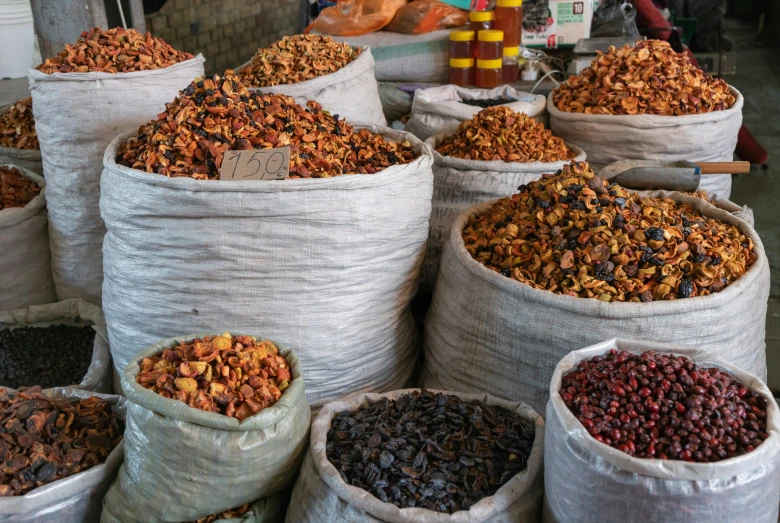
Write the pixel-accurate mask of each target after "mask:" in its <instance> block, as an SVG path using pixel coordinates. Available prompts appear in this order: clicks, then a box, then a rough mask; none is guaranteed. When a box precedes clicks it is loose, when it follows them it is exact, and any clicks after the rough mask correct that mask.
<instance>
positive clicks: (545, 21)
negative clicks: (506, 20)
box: [522, 0, 598, 48]
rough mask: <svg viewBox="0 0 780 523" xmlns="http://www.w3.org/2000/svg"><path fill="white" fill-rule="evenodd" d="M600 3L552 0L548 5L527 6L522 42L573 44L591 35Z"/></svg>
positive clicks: (533, 45) (546, 45)
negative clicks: (529, 7)
mask: <svg viewBox="0 0 780 523" xmlns="http://www.w3.org/2000/svg"><path fill="white" fill-rule="evenodd" d="M524 3H525V2H524ZM527 3H531V2H527ZM533 3H535V4H536V3H539V2H533ZM539 4H544V2H541V3H539ZM597 4H598V2H597V1H596V0H549V2H547V5H546V6H545V5H540V6H537V5H534V6H533V8H531V9H527V8H526V9H525V12H524V16H523V39H522V45H524V46H526V47H531V48H555V47H574V45H575V44H576V43H577V40H579V39H580V38H588V37H589V36H590V25H591V22H592V21H593V11H594V9H595V8H596V5H597ZM540 7H541V9H540Z"/></svg>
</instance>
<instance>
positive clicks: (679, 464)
mask: <svg viewBox="0 0 780 523" xmlns="http://www.w3.org/2000/svg"><path fill="white" fill-rule="evenodd" d="M607 345H610V346H612V347H615V348H617V349H618V350H626V351H628V352H630V353H632V354H641V353H642V352H644V351H645V350H654V351H656V352H660V353H674V354H677V355H682V356H686V357H688V358H690V359H692V360H693V361H694V362H696V363H697V364H699V365H707V366H708V367H718V368H720V369H722V370H725V371H728V372H729V374H731V375H732V376H734V377H736V378H737V379H739V381H740V382H741V383H742V384H743V385H745V386H746V387H747V388H749V389H750V390H752V391H753V392H758V393H759V394H761V395H762V396H764V397H765V398H767V399H768V403H767V428H768V432H769V437H768V438H767V439H766V440H765V441H764V442H763V443H762V444H761V445H759V446H758V447H757V448H756V449H755V450H754V451H753V452H749V453H747V454H743V455H742V456H737V457H735V458H730V459H726V460H723V461H718V462H715V463H688V462H685V461H679V460H662V459H645V458H635V457H633V456H629V455H628V454H626V453H624V452H621V451H619V450H617V449H615V448H612V447H610V446H609V445H607V444H605V443H600V442H599V441H596V440H595V439H594V438H593V437H591V436H590V434H589V433H588V431H587V430H586V429H585V426H584V425H582V424H581V423H580V422H579V421H578V420H577V418H576V417H575V416H574V414H573V413H572V412H571V411H570V410H569V409H568V408H567V407H566V405H565V404H564V402H563V400H562V399H561V397H560V394H559V391H560V388H561V382H562V379H561V378H562V376H563V374H565V373H567V372H569V371H570V370H572V369H573V368H575V367H576V366H577V364H578V363H579V362H580V361H582V360H584V359H586V358H591V357H593V356H596V355H602V354H604V353H605V352H606V351H607V350H609V349H606V348H605V346H607ZM547 411H548V417H549V416H550V413H551V412H554V413H555V414H556V415H557V416H558V418H559V419H560V420H561V423H563V424H564V426H566V425H568V426H569V427H573V430H572V431H571V432H570V433H569V432H567V433H565V434H563V435H561V436H562V437H565V438H567V439H570V438H572V437H576V438H577V440H576V445H577V446H579V447H582V448H584V449H585V450H587V451H588V452H590V453H592V454H595V455H596V456H598V457H599V458H601V459H603V460H604V461H606V462H608V463H609V464H611V465H613V466H615V467H617V468H619V469H621V470H623V471H626V472H630V473H634V474H640V475H644V476H650V477H654V478H658V479H672V480H690V481H695V480H710V479H720V478H725V477H729V476H735V475H737V474H740V473H744V472H746V471H748V470H750V469H754V468H758V467H760V466H762V465H763V464H764V463H766V462H769V461H771V460H772V459H775V460H776V459H777V458H778V455H780V452H779V451H780V431H779V430H778V427H779V426H780V408H779V407H778V405H777V402H776V401H775V399H774V398H773V396H772V392H771V391H770V390H769V387H767V386H766V384H764V382H762V381H761V380H760V379H759V378H758V377H756V376H754V375H753V374H750V373H749V372H747V371H743V370H741V369H739V368H738V367H736V366H734V365H732V364H730V363H728V362H727V361H726V360H725V359H723V358H722V357H720V356H718V355H716V354H712V353H710V352H706V351H703V350H701V349H696V348H694V347H686V346H681V345H673V344H668V343H658V342H652V341H644V340H630V339H622V338H612V339H610V340H607V341H603V342H600V343H596V344H593V345H590V346H588V347H585V348H582V349H578V350H574V351H572V352H570V353H568V354H567V355H566V356H564V357H563V359H561V361H559V362H558V364H557V365H556V367H555V371H554V372H553V376H552V379H551V380H550V399H549V401H548V403H547Z"/></svg>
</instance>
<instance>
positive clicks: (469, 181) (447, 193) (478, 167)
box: [420, 134, 586, 291]
mask: <svg viewBox="0 0 780 523" xmlns="http://www.w3.org/2000/svg"><path fill="white" fill-rule="evenodd" d="M443 139H444V135H443V134H438V135H435V136H431V137H430V138H428V139H427V140H426V141H425V143H427V144H428V145H430V146H431V150H432V151H433V201H432V202H431V219H430V222H429V224H428V244H427V245H426V247H425V261H424V262H423V268H422V272H421V274H420V288H421V289H422V290H426V291H431V290H433V287H434V285H435V284H436V276H437V275H438V273H439V260H440V259H441V252H442V249H443V248H444V243H445V242H446V241H447V238H449V237H450V227H452V222H454V221H455V218H457V217H458V215H459V214H460V213H462V212H463V211H465V210H466V209H468V208H469V207H473V206H474V205H476V204H478V203H482V202H487V201H492V200H495V199H497V198H503V197H504V196H510V195H512V194H514V193H516V192H517V187H518V186H519V185H521V184H527V183H529V182H532V181H534V180H538V179H539V178H541V177H542V175H543V174H550V173H555V172H556V171H557V170H558V169H562V168H563V166H564V165H568V164H569V163H570V161H560V162H528V163H519V162H502V161H500V160H499V161H495V162H484V161H480V160H462V159H460V158H453V157H450V156H442V155H441V154H439V153H438V152H437V151H436V147H438V145H439V144H440V143H441V142H442V140H443ZM567 145H568V146H569V148H570V149H571V150H572V151H574V153H575V154H576V156H575V157H574V159H573V160H571V161H577V162H583V161H585V160H586V156H585V153H584V152H583V151H582V149H580V148H579V147H577V146H576V145H571V144H567Z"/></svg>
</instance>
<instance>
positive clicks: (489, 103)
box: [460, 98, 517, 109]
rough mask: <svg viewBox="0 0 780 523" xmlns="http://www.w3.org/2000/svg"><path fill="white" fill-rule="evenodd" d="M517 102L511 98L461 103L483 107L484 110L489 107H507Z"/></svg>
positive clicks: (464, 101) (462, 101)
mask: <svg viewBox="0 0 780 523" xmlns="http://www.w3.org/2000/svg"><path fill="white" fill-rule="evenodd" d="M516 101H517V100H512V99H511V98H488V99H486V100H477V99H473V100H461V101H460V103H463V104H466V105H473V106H476V107H482V108H483V109H485V108H487V107H494V106H496V105H506V104H511V103H513V102H516Z"/></svg>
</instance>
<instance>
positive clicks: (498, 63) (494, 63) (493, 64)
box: [477, 58, 504, 69]
mask: <svg viewBox="0 0 780 523" xmlns="http://www.w3.org/2000/svg"><path fill="white" fill-rule="evenodd" d="M477 67H478V68H479V69H501V68H502V67H504V61H503V60H502V59H501V58H496V59H495V60H477Z"/></svg>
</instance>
